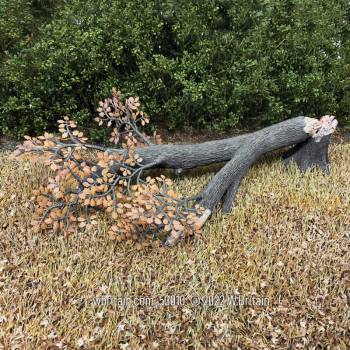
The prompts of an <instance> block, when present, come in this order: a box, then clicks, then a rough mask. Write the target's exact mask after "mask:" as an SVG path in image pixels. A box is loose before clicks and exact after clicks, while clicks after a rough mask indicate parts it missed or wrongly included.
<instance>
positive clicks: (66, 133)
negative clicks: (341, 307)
mask: <svg viewBox="0 0 350 350" xmlns="http://www.w3.org/2000/svg"><path fill="white" fill-rule="evenodd" d="M138 108H139V101H138V99H137V98H136V99H134V98H129V99H127V100H126V102H125V104H123V103H122V102H121V99H120V94H119V92H117V91H115V90H114V91H113V96H112V98H109V99H106V100H104V101H102V102H100V107H99V109H98V112H99V116H98V117H97V118H96V121H97V122H98V123H99V124H100V125H102V124H104V123H107V125H108V126H112V127H113V132H112V137H111V141H113V142H114V143H115V144H117V145H119V146H121V147H104V146H99V145H93V144H89V143H87V138H85V137H84V135H83V134H82V133H81V132H79V131H77V130H74V129H75V128H76V124H75V123H74V122H73V121H70V120H69V118H67V117H66V118H65V119H64V120H61V121H59V125H60V129H59V130H60V133H61V136H60V137H56V136H54V135H53V134H45V135H44V136H41V137H39V138H29V137H27V141H26V142H25V143H24V144H23V145H22V146H21V147H19V148H18V150H17V155H18V154H22V155H23V154H31V155H33V154H35V153H37V154H40V155H46V156H47V158H46V161H47V162H48V164H50V165H51V168H52V170H53V171H55V172H56V173H57V175H56V177H55V178H54V179H50V180H49V184H48V185H47V187H46V188H42V189H41V191H39V192H36V193H35V194H36V196H37V199H38V198H39V200H37V203H38V208H39V210H38V211H37V213H36V217H35V219H34V220H33V226H36V227H37V228H38V229H47V228H49V227H51V226H52V227H53V228H54V229H64V230H65V231H68V232H72V231H73V230H74V228H76V227H77V226H78V227H85V225H86V224H87V223H88V222H89V213H90V209H94V210H96V209H104V210H106V211H107V212H111V213H112V217H113V219H115V220H116V221H117V225H115V226H112V229H111V230H110V236H115V237H116V238H117V239H118V237H119V238H121V237H122V238H121V240H122V239H125V238H128V237H133V238H134V239H135V240H137V241H139V240H140V239H141V240H143V239H144V238H145V234H143V233H142V234H141V233H140V232H141V231H140V229H139V228H140V227H142V228H145V227H146V226H147V227H148V228H149V227H150V226H151V227H153V230H155V229H157V230H159V229H164V230H165V231H167V232H170V234H169V235H168V237H167V239H166V242H165V243H166V244H167V245H173V244H174V243H175V242H176V241H177V240H178V239H179V238H181V237H185V236H186V235H187V234H191V233H193V232H196V231H199V230H200V229H201V228H202V226H203V225H204V224H205V222H206V221H207V219H208V218H209V217H210V215H211V213H212V212H213V210H214V208H215V207H217V206H218V205H219V203H220V202H222V210H223V212H225V213H226V212H229V211H230V210H231V208H232V205H233V203H234V199H235V197H236V194H237V191H238V188H239V185H240V183H241V180H242V178H243V177H244V175H245V174H246V172H247V171H248V169H249V167H250V166H251V165H252V164H254V163H255V162H256V161H257V160H258V159H259V158H260V157H261V156H262V155H264V154H266V153H268V152H271V151H274V150H277V149H279V148H282V147H286V146H294V147H293V148H291V149H289V150H288V152H287V153H286V154H285V157H284V162H285V164H286V165H288V164H289V163H290V162H295V163H296V164H297V165H298V166H299V168H300V169H301V171H305V170H306V169H308V168H312V167H315V166H318V167H320V169H322V170H323V171H324V172H326V173H329V171H330V167H329V161H328V145H329V141H330V136H331V134H332V133H333V132H334V130H335V128H336V126H337V121H336V119H335V118H334V117H333V116H324V117H322V118H321V119H320V120H317V119H314V118H308V117H296V118H292V119H289V120H286V121H284V122H281V123H278V124H275V125H272V126H270V127H267V128H265V129H262V130H259V131H256V132H253V133H248V134H244V135H241V136H237V137H233V138H228V139H224V140H216V141H209V142H204V143H199V144H180V145H170V144H164V145H163V144H154V142H152V138H149V137H147V136H146V135H145V134H143V133H142V132H141V131H140V129H139V127H140V126H143V125H145V124H147V123H148V122H149V118H148V116H147V115H146V114H144V113H143V112H141V111H139V109H138ZM153 139H154V140H156V141H157V140H158V141H159V137H157V136H156V135H155V136H154V137H153ZM89 150H93V151H95V152H97V157H98V159H97V160H94V159H93V158H92V157H91V153H89V152H87V151H89ZM221 162H226V164H225V165H224V166H223V167H222V168H221V169H220V170H219V171H218V173H217V174H216V175H215V176H214V177H213V178H212V180H211V181H210V182H209V183H208V184H207V186H206V187H205V188H204V189H203V190H202V191H201V192H200V193H198V194H197V195H196V196H194V197H191V198H178V197H177V196H176V194H175V193H174V192H173V190H171V188H170V186H171V181H170V180H169V179H166V178H165V177H161V178H159V177H157V178H156V179H152V178H150V177H148V178H146V180H144V174H145V171H147V170H149V169H152V168H170V169H175V171H176V172H177V173H178V174H180V173H181V172H182V171H183V170H184V169H191V168H196V167H201V166H205V165H208V164H212V163H221ZM82 213H83V214H82ZM39 216H41V219H39ZM74 223H75V224H74ZM142 232H145V230H142ZM186 232H187V234H186ZM123 235H124V236H123Z"/></svg>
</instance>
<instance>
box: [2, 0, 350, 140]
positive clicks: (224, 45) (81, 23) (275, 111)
mask: <svg viewBox="0 0 350 350" xmlns="http://www.w3.org/2000/svg"><path fill="white" fill-rule="evenodd" d="M349 13H350V12H349V5H348V2H347V1H345V0H338V1H335V2H329V1H325V0H321V1H316V0H305V1H301V0H283V1H276V0H270V1H268V0H266V1H261V2H258V3H257V2H255V1H246V0H244V1H243V0H238V1H235V2H232V1H228V0H203V1H200V2H198V1H191V0H186V1H184V0H180V1H173V0H168V1H163V2H159V1H152V0H150V1H140V0H135V1H126V0H115V1H113V2H110V1H106V0H85V1H82V0H72V1H69V2H67V3H64V6H62V7H61V9H60V11H57V12H56V13H55V14H54V16H53V19H52V21H50V22H49V23H47V24H45V25H43V26H41V27H40V30H39V32H40V35H38V38H37V40H35V41H34V42H33V43H32V44H30V45H28V44H27V43H23V42H22V44H21V49H20V50H19V52H18V53H16V54H12V55H8V56H7V58H6V61H5V62H4V65H3V68H2V70H1V72H0V80H1V81H2V82H1V83H2V86H3V90H2V92H0V125H1V130H2V132H3V133H6V134H12V135H16V136H20V135H22V134H28V133H33V132H34V131H37V132H39V131H42V130H45V129H51V128H52V127H53V125H54V121H55V120H56V118H57V117H59V116H62V115H64V114H66V113H68V114H69V115H71V116H72V117H74V119H75V120H77V121H78V122H79V123H80V125H82V126H84V127H85V129H89V125H90V121H91V119H92V118H93V112H94V106H95V104H96V102H97V101H98V100H99V99H100V98H101V97H102V96H104V95H106V94H107V93H108V91H110V89H111V87H112V86H118V87H119V88H120V89H122V90H123V91H124V92H125V94H126V95H139V96H142V99H143V101H144V109H145V110H146V111H147V112H148V113H149V114H151V115H152V116H153V117H154V120H155V122H156V123H158V125H159V124H162V125H164V126H166V127H168V128H175V127H180V126H184V125H193V126H196V127H198V126H200V127H210V128H215V129H223V128H230V127H234V126H235V125H237V123H241V124H246V125H249V126H258V125H263V124H269V123H273V122H277V121H280V120H283V119H286V118H288V117H291V116H296V115H300V114H307V115H309V116H315V115H320V114H327V113H330V114H335V115H337V118H338V119H339V120H340V122H343V123H346V121H347V120H348V119H347V118H348V117H349V113H348V110H349V107H350V96H349V83H350V82H349V79H348V76H349V72H350V64H349V62H350V61H349V54H350V46H349V28H348V26H347V23H348V19H349ZM89 131H90V134H91V135H92V136H93V138H104V137H105V136H106V135H104V134H101V133H100V132H98V131H97V130H96V129H95V128H93V129H91V130H89Z"/></svg>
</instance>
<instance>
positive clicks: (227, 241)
mask: <svg viewBox="0 0 350 350" xmlns="http://www.w3.org/2000/svg"><path fill="white" fill-rule="evenodd" d="M349 151H350V146H349V145H333V146H332V148H331V150H330V154H331V161H332V164H333V171H332V176H331V177H326V176H324V175H322V174H321V173H319V172H309V173H307V174H305V175H304V176H302V175H301V174H300V173H299V172H298V171H297V169H296V168H291V169H289V170H288V171H286V170H284V169H283V167H282V165H281V162H280V161H278V160H272V161H269V162H267V163H266V162H265V163H260V164H258V165H257V166H255V167H254V168H253V169H252V170H251V171H250V172H249V174H248V176H247V177H246V178H245V180H244V182H243V184H242V186H241V189H240V192H239V196H238V199H237V205H236V208H235V209H234V211H233V212H232V213H231V214H230V215H226V216H222V215H220V214H216V215H215V216H214V217H212V218H211V221H210V223H209V224H208V225H207V227H206V229H205V232H204V234H203V236H202V237H201V238H199V239H198V238H197V239H195V240H192V241H187V242H184V243H182V244H180V245H178V246H176V247H174V248H171V249H167V250H163V249H149V250H147V251H142V252H138V251H137V250H136V249H135V247H134V246H131V245H128V244H126V245H125V244H124V245H116V244H115V243H114V242H110V241H108V240H106V229H107V223H106V220H105V218H103V217H101V218H100V220H99V225H98V226H97V227H96V229H95V230H94V231H89V232H81V233H79V234H77V235H73V236H71V237H70V238H69V240H68V241H65V240H64V239H63V238H62V237H61V236H60V235H52V234H39V235H34V234H32V233H31V232H30V231H29V221H30V214H31V211H32V208H31V204H30V197H31V190H32V189H33V188H35V187H36V186H37V185H38V184H39V183H40V181H41V178H44V176H45V173H46V170H45V169H44V168H42V167H41V166H33V165H30V164H28V163H25V162H22V163H20V162H16V161H12V160H8V159H7V156H6V154H5V155H2V156H1V157H0V162H1V163H0V164H1V166H0V192H1V194H0V208H1V210H0V231H1V233H0V234H1V236H0V293H1V295H0V348H1V345H2V347H3V348H4V349H14V348H16V347H17V348H18V349H47V348H51V349H56V348H57V349H58V348H62V349H76V348H81V349H155V348H158V349H214V348H218V349H226V348H227V349H234V348H241V349H274V348H276V349H298V348H300V349H322V348H329V349H346V348H348V346H349V317H350V315H349V282H350V267H349V261H350V259H349V257H350V253H349V239H350V216H349V214H350V206H349V199H350V188H349V186H348V184H349V173H350V155H349ZM209 176H210V175H209ZM207 179H208V175H202V176H200V177H190V178H187V179H184V180H183V181H180V182H179V183H178V188H179V189H180V190H181V191H182V192H183V193H186V194H190V193H195V192H197V191H198V189H200V188H201V187H202V186H203V185H204V184H205V183H206V181H207ZM220 293H221V294H224V295H234V293H236V294H237V293H240V295H241V296H242V297H241V300H243V297H245V298H248V297H252V296H254V295H255V296H257V297H259V298H260V297H265V298H268V301H269V305H268V306H258V305H252V306H249V305H245V306H240V307H238V306H235V305H227V303H226V305H221V306H210V305H205V302H204V301H203V303H202V304H201V305H192V304H191V300H192V299H191V298H192V297H193V296H199V297H202V298H205V297H207V296H212V295H218V294H220ZM103 295H110V296H112V297H114V298H117V297H120V298H124V297H129V298H134V300H135V301H136V300H139V299H136V298H138V297H144V298H146V297H149V298H153V301H152V305H151V306H142V307H132V306H130V305H129V307H127V308H123V307H121V306H118V305H116V304H114V305H109V306H97V305H95V304H94V302H93V300H94V298H96V297H99V296H103ZM167 295H168V296H169V295H170V296H186V299H185V300H184V301H183V303H182V305H175V306H169V307H168V306H159V307H158V308H157V307H155V306H156V304H155V303H156V301H159V300H160V298H161V297H164V296H167ZM95 300H96V299H95ZM118 300H119V301H120V300H121V299H118ZM220 300H221V297H220ZM237 300H238V299H236V301H237ZM246 300H247V299H246ZM256 300H260V299H256ZM113 301H114V302H116V301H117V299H113ZM147 301H148V302H150V299H148V300H147ZM178 301H179V300H178ZM178 304H181V303H179V302H178Z"/></svg>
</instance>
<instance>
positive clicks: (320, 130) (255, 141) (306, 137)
mask: <svg viewBox="0 0 350 350" xmlns="http://www.w3.org/2000/svg"><path fill="white" fill-rule="evenodd" d="M336 126H337V121H336V119H335V118H334V117H332V116H325V117H322V118H321V120H320V121H318V120H317V119H312V118H307V117H297V118H293V119H289V120H287V121H284V122H282V123H279V124H275V125H272V126H270V127H268V128H265V129H262V130H260V131H257V132H254V133H252V134H248V135H249V136H248V135H247V138H246V140H245V141H244V142H242V145H241V147H239V148H238V149H236V150H235V154H234V156H233V158H232V159H231V160H230V161H229V162H227V163H226V165H225V166H224V167H223V168H222V169H221V170H220V171H219V172H218V173H217V174H216V175H215V176H214V178H213V179H212V180H211V181H210V182H209V183H208V185H207V187H206V188H205V189H204V190H203V191H202V192H201V193H200V194H199V200H198V202H199V203H200V204H201V205H202V206H203V207H204V208H206V209H207V210H208V211H210V212H212V211H213V209H214V208H215V206H216V205H217V204H218V203H219V202H220V200H221V199H223V211H224V212H228V211H230V210H231V207H232V204H233V202H234V199H235V196H236V193H237V190H238V187H239V185H240V182H241V180H242V178H243V177H244V175H245V174H246V172H247V171H248V169H249V167H250V166H251V165H252V164H253V163H254V162H255V161H257V160H258V159H259V158H260V157H261V156H262V155H263V154H265V153H267V152H270V151H273V150H275V149H278V148H281V147H285V146H290V145H294V144H301V146H300V147H299V148H298V150H296V151H295V152H292V155H291V158H289V160H290V161H291V160H292V159H293V160H296V162H297V164H298V165H299V167H301V169H302V170H306V169H307V168H309V167H313V166H315V164H317V165H319V166H320V167H321V168H322V169H323V170H325V171H328V170H329V165H328V144H329V138H330V134H331V133H333V132H334V130H335V128H336ZM208 217H209V216H208V212H207V213H206V218H208ZM203 219H205V218H203ZM202 221H204V220H202ZM204 222H205V221H204ZM204 222H203V224H204Z"/></svg>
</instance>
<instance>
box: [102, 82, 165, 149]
mask: <svg viewBox="0 0 350 350" xmlns="http://www.w3.org/2000/svg"><path fill="white" fill-rule="evenodd" d="M139 107H140V101H139V98H138V97H129V98H127V99H126V101H125V103H124V104H123V103H122V102H121V93H120V91H117V90H116V89H115V88H113V89H112V96H111V97H109V98H106V99H104V100H103V101H100V103H99V107H98V108H97V112H98V116H97V117H96V118H95V120H96V121H97V122H98V125H99V126H102V125H103V124H104V123H106V125H107V126H108V127H112V128H113V131H112V133H111V138H110V139H109V141H111V142H113V143H115V144H118V143H119V142H120V139H121V138H122V137H123V135H127V134H129V133H130V132H132V133H133V134H134V135H135V136H137V138H138V139H139V140H138V143H137V146H139V147H142V146H144V145H150V144H151V140H150V138H149V137H148V136H147V135H145V134H144V133H142V132H140V130H139V128H140V127H143V126H145V125H146V124H149V122H150V118H149V116H148V115H147V114H146V113H145V112H143V111H141V110H140V109H139ZM153 141H154V143H156V144H159V143H161V142H162V140H161V138H160V136H159V135H158V134H156V133H154V134H153Z"/></svg>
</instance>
